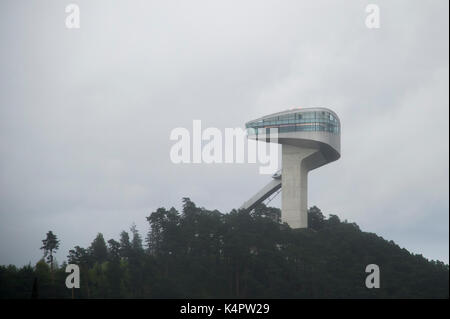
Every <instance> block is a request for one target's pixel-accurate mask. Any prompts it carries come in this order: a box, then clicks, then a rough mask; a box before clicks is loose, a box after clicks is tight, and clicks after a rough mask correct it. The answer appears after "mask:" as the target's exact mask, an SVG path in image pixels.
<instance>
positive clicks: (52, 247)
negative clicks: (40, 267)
mask: <svg viewBox="0 0 450 319" xmlns="http://www.w3.org/2000/svg"><path fill="white" fill-rule="evenodd" d="M58 248H59V240H58V238H57V237H56V235H55V234H53V232H52V231H49V232H48V233H47V237H46V238H45V239H44V240H42V247H41V249H42V250H44V258H45V257H46V258H47V262H48V263H49V264H50V269H53V252H54V251H56V250H58Z"/></svg>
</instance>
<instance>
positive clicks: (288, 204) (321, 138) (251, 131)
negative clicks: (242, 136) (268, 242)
mask: <svg viewBox="0 0 450 319" xmlns="http://www.w3.org/2000/svg"><path fill="white" fill-rule="evenodd" d="M245 126H246V128H247V132H248V138H251V139H256V140H258V139H262V138H264V140H265V141H267V140H268V139H267V138H268V137H269V136H270V132H273V131H271V129H274V128H275V129H278V141H277V142H278V143H279V144H281V145H282V169H281V175H280V174H279V173H277V174H275V175H273V176H272V177H273V180H272V181H271V182H270V183H269V184H267V185H266V186H265V187H264V188H263V189H262V190H261V191H259V192H258V193H257V194H256V195H254V196H253V197H252V198H250V199H249V200H248V201H247V202H245V203H244V204H243V205H242V206H241V209H245V210H251V209H253V208H254V207H255V206H256V205H258V204H259V203H261V202H262V201H264V200H265V199H266V198H268V197H269V196H270V195H271V194H273V193H275V192H276V191H277V190H279V189H280V188H281V220H282V221H283V222H286V223H288V224H289V226H290V227H292V228H307V227H308V203H307V200H308V173H309V171H311V170H313V169H316V168H318V167H320V166H322V165H325V164H328V163H330V162H333V161H335V160H337V159H339V157H340V156H341V154H340V153H341V125H340V121H339V118H338V116H337V115H336V113H334V112H333V111H331V110H329V109H326V108H322V107H314V108H296V109H292V110H288V111H283V112H279V113H275V114H270V115H267V116H264V117H261V118H259V119H256V120H253V121H250V122H247V123H246V124H245ZM258 136H261V137H260V138H258Z"/></svg>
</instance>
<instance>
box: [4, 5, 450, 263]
mask: <svg viewBox="0 0 450 319" xmlns="http://www.w3.org/2000/svg"><path fill="white" fill-rule="evenodd" d="M69 3H70V1H62V0H59V1H43V0H39V1H37V0H36V1H17V0H11V1H4V0H3V1H1V3H0V41H1V43H0V45H1V46H0V264H10V263H12V264H17V265H24V264H27V263H28V262H31V263H32V264H34V263H35V262H36V261H37V260H38V259H39V258H41V256H42V251H40V250H39V248H40V246H41V240H42V239H44V237H45V234H46V232H47V231H48V230H52V231H53V232H54V233H56V234H57V235H58V237H59V238H60V240H61V247H60V250H59V252H58V253H57V255H56V257H57V259H58V260H59V261H62V260H65V259H66V256H67V254H68V250H69V249H71V248H73V247H74V246H75V245H80V246H82V247H86V246H88V245H89V244H90V242H91V241H92V240H93V238H94V237H95V236H96V234H97V232H102V233H103V234H104V236H105V238H106V239H110V238H116V239H117V238H118V236H119V234H120V232H121V231H122V230H124V229H125V230H127V229H129V227H130V225H131V224H132V223H136V225H137V227H138V229H139V230H140V232H141V234H142V235H145V233H146V232H147V230H148V225H147V222H146V220H145V217H146V216H148V215H149V214H150V213H151V212H152V211H153V210H155V209H156V208H158V207H163V206H164V207H171V206H174V207H176V208H179V207H180V206H181V198H182V197H190V198H191V199H192V200H193V201H194V202H195V203H196V204H197V205H198V206H204V207H206V208H208V209H219V210H220V211H222V212H224V213H226V212H229V211H230V210H231V209H233V208H237V207H239V206H240V205H241V204H242V203H243V202H244V201H245V200H247V199H248V198H249V197H251V196H252V195H253V194H254V193H255V192H256V191H257V190H258V189H259V188H260V187H262V186H264V185H265V183H267V182H268V180H270V177H269V176H267V175H260V174H259V173H258V166H257V165H254V164H215V165H207V164H184V165H177V164H173V163H172V162H171V161H170V157H169V152H170V148H171V147H172V145H173V144H174V142H173V141H170V139H169V136H170V132H171V130H172V129H173V128H175V127H186V128H188V129H190V130H191V128H192V121H193V120H194V119H200V120H202V125H203V126H204V127H207V126H211V127H217V128H220V129H224V128H226V127H243V126H244V123H245V122H246V121H248V120H252V119H255V118H257V117H260V116H262V115H266V114H269V113H273V112H278V111H282V110H285V109H288V108H291V107H310V106H324V107H329V108H331V109H333V110H334V111H335V112H336V113H337V114H338V115H339V117H340V119H341V123H342V148H341V151H342V157H341V158H340V159H339V160H338V161H336V162H334V163H331V164H329V165H326V166H324V167H321V168H320V169H317V170H315V171H313V172H311V173H310V178H309V206H312V205H317V206H318V207H319V208H321V209H322V211H323V212H324V213H325V214H327V215H328V214H337V215H338V216H340V218H341V219H348V220H349V221H352V222H356V223H357V224H359V225H360V227H361V228H362V229H363V230H364V231H369V232H375V233H377V234H378V235H380V236H382V237H384V238H385V239H388V240H394V241H395V242H396V243H398V244H399V245H400V246H401V247H405V248H406V249H408V250H409V251H411V252H414V253H420V254H423V255H424V256H425V257H427V258H430V259H439V260H443V261H445V262H448V260H449V259H448V254H449V195H448V192H449V177H448V175H449V140H448V133H449V120H448V116H449V91H448V85H449V63H448V56H449V42H448V36H449V34H448V32H449V31H448V27H449V16H448V10H449V8H448V1H446V0H433V1H422V0H417V1H411V0H405V1H400V0H395V1H391V0H390V1H378V0H373V1H357V0H353V1H348V0H345V1H344V0H341V1H299V0H294V1H285V0H283V1H278V0H277V1H261V0H259V1H256V0H255V1H206V0H205V1H192V0H190V1H181V0H180V1H148V0H143V1H111V0H107V1H94V0H86V1H76V3H77V4H79V6H80V23H81V28H80V29H67V28H66V26H65V19H66V16H67V14H66V13H65V7H66V5H67V4H69ZM368 3H376V4H378V5H379V7H380V10H381V11H380V18H381V20H380V22H381V27H380V28H379V29H369V28H367V27H366V25H365V19H366V16H367V13H366V12H365V8H366V5H367V4H368ZM279 202H280V201H279V200H277V201H274V203H275V204H278V205H279Z"/></svg>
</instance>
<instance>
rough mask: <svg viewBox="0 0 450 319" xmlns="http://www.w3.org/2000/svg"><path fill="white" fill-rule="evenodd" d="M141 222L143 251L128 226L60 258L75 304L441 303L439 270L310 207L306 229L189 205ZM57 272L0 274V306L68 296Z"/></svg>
mask: <svg viewBox="0 0 450 319" xmlns="http://www.w3.org/2000/svg"><path fill="white" fill-rule="evenodd" d="M147 221H148V222H149V229H150V230H149V232H148V234H147V236H146V249H145V250H144V247H143V245H142V238H141V236H140V234H139V233H138V231H137V229H136V227H135V226H132V227H131V229H130V233H131V238H130V234H129V233H128V232H125V231H124V232H122V233H121V234H120V239H119V241H116V240H114V239H110V240H108V246H107V245H106V243H105V240H104V238H103V236H102V235H101V234H98V235H97V237H96V238H95V239H94V241H93V242H92V244H91V245H90V247H89V248H88V249H84V248H81V247H79V246H76V247H75V248H74V249H72V250H70V251H69V256H68V262H69V263H76V264H78V265H79V266H80V273H81V288H80V289H75V291H74V297H75V298H448V297H449V293H448V283H449V277H448V275H449V267H448V265H445V264H444V263H442V262H438V261H428V260H427V259H425V258H424V257H422V256H421V255H413V254H411V253H409V252H408V251H407V250H405V249H401V248H400V247H398V246H397V245H396V244H395V243H394V242H392V241H386V240H384V239H383V238H381V237H378V236H377V235H375V234H372V233H365V232H362V231H361V230H360V229H359V227H358V226H357V225H356V224H354V223H348V222H347V221H341V220H340V219H339V217H338V216H336V215H330V217H329V218H326V217H325V216H324V215H323V214H322V212H321V211H320V209H318V208H317V207H312V208H311V209H310V210H309V214H308V221H309V226H310V227H309V228H308V229H291V228H290V227H289V226H287V225H286V224H282V223H280V210H279V209H276V208H269V207H266V206H264V205H260V206H258V207H257V208H256V209H255V210H254V211H253V212H252V213H246V212H243V211H236V210H233V211H231V212H230V213H229V214H221V213H220V212H218V211H209V210H206V209H204V208H200V207H197V206H196V205H195V204H194V203H193V202H192V201H190V200H189V198H184V199H183V210H182V212H181V213H179V212H178V211H177V210H175V209H174V208H171V209H169V210H167V209H165V208H159V209H157V210H156V211H155V212H153V213H152V214H150V216H148V217H147ZM368 264H377V265H379V267H380V272H381V288H380V289H368V288H366V286H365V279H366V276H367V275H368V274H366V273H365V268H366V266H367V265H368ZM64 267H65V264H63V265H61V267H59V268H57V269H56V270H54V271H53V272H51V270H50V267H49V266H48V265H47V264H46V263H45V262H44V261H43V260H42V261H39V262H38V263H37V264H36V266H35V267H31V265H28V266H25V267H23V268H21V269H18V268H16V267H15V266H7V267H6V266H0V298H30V297H31V296H32V295H34V296H38V297H39V298H55V297H58V298H70V297H71V296H72V295H71V294H72V292H71V290H69V289H67V288H65V285H64V282H65V277H66V275H67V274H66V273H65V272H64ZM52 276H54V278H53V279H52ZM35 278H36V279H35ZM33 287H35V288H33Z"/></svg>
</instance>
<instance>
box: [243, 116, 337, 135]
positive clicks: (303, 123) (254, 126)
mask: <svg viewBox="0 0 450 319" xmlns="http://www.w3.org/2000/svg"><path fill="white" fill-rule="evenodd" d="M246 128H247V131H248V134H249V135H258V134H262V133H265V130H264V129H265V128H278V130H279V132H280V133H286V132H308V131H315V132H329V133H332V134H339V133H340V127H339V121H338V119H337V118H336V117H335V116H334V115H333V114H331V113H330V112H327V111H314V112H302V113H290V114H285V115H280V116H274V117H271V118H267V119H264V120H258V121H254V122H250V123H247V124H246Z"/></svg>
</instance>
